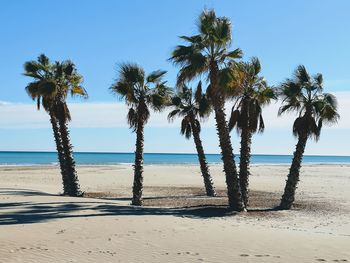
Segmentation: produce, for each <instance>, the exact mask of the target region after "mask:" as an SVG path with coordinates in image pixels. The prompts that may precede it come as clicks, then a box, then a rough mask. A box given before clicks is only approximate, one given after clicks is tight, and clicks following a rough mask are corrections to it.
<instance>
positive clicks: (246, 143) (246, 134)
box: [239, 129, 252, 207]
mask: <svg viewBox="0 0 350 263" xmlns="http://www.w3.org/2000/svg"><path fill="white" fill-rule="evenodd" d="M251 142H252V133H251V132H250V131H249V130H248V129H244V130H242V132H241V151H240V162H239V183H240V186H241V191H242V199H243V202H244V205H245V206H246V207H247V206H248V204H249V176H250V167H249V164H250V150H251V149H250V146H251Z"/></svg>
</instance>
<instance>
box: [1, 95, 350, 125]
mask: <svg viewBox="0 0 350 263" xmlns="http://www.w3.org/2000/svg"><path fill="white" fill-rule="evenodd" d="M335 95H336V96H337V97H338V100H339V112H340V116H341V118H340V121H339V123H338V124H337V125H335V126H333V127H332V129H350V116H349V114H347V113H346V112H347V109H349V108H350V92H337V93H335ZM0 105H1V110H0V128H5V129H38V128H50V127H51V126H50V122H49V116H48V114H47V113H46V112H45V111H44V110H43V109H42V110H40V111H38V110H37V109H36V105H35V103H33V104H20V103H19V104H17V103H8V102H0ZM231 105H232V104H231V103H228V104H227V105H226V112H227V115H228V114H229V112H230V109H231ZM279 106H280V103H272V104H270V105H269V106H268V107H265V108H264V109H263V115H264V119H265V124H266V128H267V129H282V128H288V129H290V128H291V126H292V123H293V121H294V119H295V117H296V116H295V114H293V113H290V114H286V115H284V116H281V117H277V111H278V108H279ZM69 108H70V111H71V115H72V119H73V120H72V122H71V123H70V127H72V128H120V127H123V128H125V127H128V125H127V122H126V115H127V106H126V105H125V104H124V103H121V102H119V103H111V102H110V103H70V104H69ZM168 113H169V110H166V111H164V112H162V113H152V114H151V118H150V120H149V122H148V123H147V126H148V127H163V128H170V127H180V119H175V120H174V122H171V123H169V122H168V120H167V115H168ZM202 126H203V127H215V121H214V116H213V114H212V115H211V116H210V117H209V118H208V120H207V121H206V122H204V123H203V124H202Z"/></svg>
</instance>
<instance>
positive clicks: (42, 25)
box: [0, 0, 350, 155]
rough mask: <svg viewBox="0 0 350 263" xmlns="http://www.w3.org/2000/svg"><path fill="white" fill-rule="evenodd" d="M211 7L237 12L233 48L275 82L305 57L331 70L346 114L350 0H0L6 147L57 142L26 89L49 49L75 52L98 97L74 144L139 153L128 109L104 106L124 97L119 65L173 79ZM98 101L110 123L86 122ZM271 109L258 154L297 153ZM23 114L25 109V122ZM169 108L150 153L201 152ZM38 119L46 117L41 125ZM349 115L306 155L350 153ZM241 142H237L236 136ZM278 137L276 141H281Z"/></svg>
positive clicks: (153, 134) (329, 87) (153, 131)
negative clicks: (115, 85)
mask: <svg viewBox="0 0 350 263" xmlns="http://www.w3.org/2000/svg"><path fill="white" fill-rule="evenodd" d="M205 7H207V8H215V10H216V12H217V14H218V15H220V16H221V15H224V16H227V17H229V18H230V19H231V21H232V24H233V45H232V47H233V48H236V47H240V48H241V49H242V50H243V52H244V55H245V57H244V59H249V58H250V57H252V56H258V57H259V58H260V60H261V63H262V66H263V74H264V76H265V77H266V78H267V80H268V81H269V83H271V84H273V85H277V84H278V83H280V82H281V81H283V80H284V79H285V78H286V77H289V76H290V75H291V73H292V71H293V70H294V68H295V67H296V66H297V65H298V64H301V63H302V64H304V65H305V66H306V67H307V68H308V69H309V71H310V72H312V73H317V72H321V73H323V75H324V79H325V84H326V91H328V92H335V93H336V94H340V95H341V99H342V100H341V105H340V106H341V107H342V111H343V112H345V110H346V108H347V107H346V106H350V104H347V103H348V102H349V99H348V98H350V95H349V94H350V93H348V92H349V91H350V89H349V88H350V73H349V66H348V61H350V52H349V47H350V34H349V28H350V18H349V17H348V10H350V2H349V1H347V0H343V1H342V0H336V1H331V0H329V1H326V0H321V1H320V0H319V1H313V0H308V1H302V0H295V1H277V0H270V1H259V0H256V1H232V0H231V1H194V0H193V1H175V0H174V1H141V0H140V1H103V0H101V1H87V0H85V1H79V0H75V1H65V0H63V1H44V0H42V1H39V0H36V1H16V0H3V1H1V2H0V24H1V26H0V36H1V37H0V39H1V41H0V72H1V73H0V90H1V92H0V101H2V103H0V120H1V122H0V150H54V144H53V142H52V134H51V131H50V126H49V124H48V123H47V125H45V124H44V123H46V122H48V121H47V119H45V116H44V115H45V114H44V113H38V112H36V111H35V106H34V104H33V102H32V101H31V100H30V99H29V98H28V96H27V94H26V93H25V92H24V87H25V85H26V83H27V82H28V81H29V79H28V78H26V77H24V76H22V75H21V73H22V70H23V68H22V65H23V63H24V62H25V61H27V60H31V59H35V58H36V57H37V56H38V55H39V54H40V53H45V54H47V55H48V56H49V57H50V58H52V59H53V60H62V59H68V58H69V59H72V60H73V61H74V62H75V63H76V65H77V67H78V70H79V71H80V73H81V74H82V75H83V76H84V86H85V88H86V89H87V90H88V92H89V95H90V98H89V100H88V101H86V102H85V101H84V102H83V101H80V100H78V101H77V103H84V105H85V104H86V105H85V106H82V107H80V108H79V107H77V110H72V114H73V122H72V123H71V129H72V142H73V144H74V145H75V149H76V150H81V151H116V152H118V151H133V147H134V135H133V134H131V132H130V131H129V130H128V128H127V126H126V124H122V122H123V121H125V117H124V116H123V115H122V114H124V111H122V110H119V111H118V110H116V111H115V112H113V111H108V109H109V108H108V107H107V106H106V108H103V107H102V108H103V109H101V104H102V105H104V104H109V103H117V102H116V99H115V98H114V97H113V96H111V94H110V93H109V91H108V87H109V86H110V84H111V83H112V81H113V79H114V78H115V77H116V66H117V63H120V62H127V61H131V62H137V63H139V64H140V65H142V66H143V67H144V68H145V70H146V71H148V72H149V71H151V70H155V69H165V70H167V71H168V75H167V79H168V81H169V84H170V85H173V84H174V82H175V78H176V74H177V68H175V67H174V66H173V65H172V64H171V63H170V62H168V61H167V58H168V57H169V56H170V52H171V50H172V49H173V48H174V46H176V45H177V44H179V43H181V41H179V39H178V36H179V35H191V34H194V33H196V25H195V21H196V18H197V16H198V15H199V14H200V12H201V11H202V10H203V8H205ZM98 104H100V106H99V109H97V110H96V112H99V113H100V114H101V115H100V116H96V118H97V119H105V123H103V125H102V124H101V123H98V122H97V123H96V119H95V120H94V119H92V118H91V119H90V120H89V121H88V124H90V126H89V125H81V123H82V122H84V121H86V120H85V118H87V117H85V116H83V115H84V114H83V113H84V112H85V111H86V109H87V107H90V108H91V109H95V108H94V107H96V105H98ZM13 105H16V106H15V107H14V106H13ZM28 105H31V106H32V107H33V110H30V108H28V107H27V106H28ZM72 105H73V104H72ZM84 107H85V108H84ZM271 107H272V108H271V109H266V112H267V114H269V115H273V117H271V118H270V116H267V117H268V118H270V119H269V120H270V121H271V122H270V127H269V123H266V125H267V130H266V133H265V134H264V135H263V136H261V135H258V136H256V137H255V140H254V145H253V146H255V147H254V148H253V152H255V153H285V154H289V153H292V151H293V147H294V144H295V140H294V138H293V137H292V136H291V132H290V129H291V123H289V122H290V121H291V120H292V118H291V119H288V118H287V119H286V120H289V122H288V121H284V123H285V124H284V126H281V125H279V122H281V120H280V119H277V117H276V116H275V112H274V110H275V109H276V108H277V107H276V105H273V106H271ZM73 108H74V107H73ZM78 108H79V109H78ZM99 110H101V111H99ZM24 111H25V112H24ZM114 115H115V122H118V123H120V124H118V125H115V123H114V118H112V117H114ZM12 116H18V117H12ZM21 116H26V124H25V125H23V121H22V120H21V118H20V117H21ZM164 116H165V114H163V115H159V116H156V119H157V121H151V122H150V125H149V127H148V130H146V147H145V148H146V151H148V152H159V151H161V152H194V147H193V144H192V142H191V141H186V140H185V139H184V138H183V137H181V136H180V135H179V131H178V123H177V122H175V123H174V124H171V125H168V124H167V122H166V119H165V118H163V117H164ZM11 118H12V120H11ZM37 118H39V119H40V118H41V119H40V120H37ZM107 120H108V121H107ZM38 122H39V123H42V124H40V125H37V124H38ZM282 122H283V121H282ZM349 122H350V121H349V117H347V115H346V114H343V116H342V120H341V122H340V123H339V126H338V128H330V129H328V128H326V129H325V130H324V132H323V135H322V137H321V141H320V142H319V143H318V144H317V145H316V144H315V143H310V144H309V146H308V148H307V153H310V154H343V155H344V154H347V155H349V154H350V153H349V152H348V149H350V144H349V143H348V142H347V141H349V140H347V137H346V134H348V132H349V131H350V124H349ZM155 123H156V124H155ZM210 124H212V122H210V121H209V123H208V124H206V126H205V127H206V129H204V131H203V140H204V141H205V144H204V145H205V148H206V150H207V152H217V151H218V147H217V144H218V142H217V138H216V136H215V129H214V128H213V126H211V125H210ZM165 134H166V136H164V135H165ZM169 138H172V139H171V140H169ZM233 141H234V144H235V149H236V150H238V148H237V147H238V138H237V137H236V135H233ZM272 141H273V142H276V143H275V146H274V147H271V142H272ZM330 142H332V143H330ZM346 143H347V144H348V145H346Z"/></svg>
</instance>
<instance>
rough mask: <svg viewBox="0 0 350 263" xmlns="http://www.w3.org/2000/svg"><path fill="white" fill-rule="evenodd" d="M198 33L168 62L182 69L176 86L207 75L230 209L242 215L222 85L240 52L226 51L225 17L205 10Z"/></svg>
mask: <svg viewBox="0 0 350 263" xmlns="http://www.w3.org/2000/svg"><path fill="white" fill-rule="evenodd" d="M198 31H199V34H197V35H194V36H182V37H180V38H181V39H182V40H185V41H186V42H187V43H188V45H186V46H185V45H179V46H177V47H176V48H175V50H174V51H173V53H172V56H171V58H170V60H172V61H173V62H174V64H175V65H179V66H180V67H181V69H180V71H179V74H178V78H177V82H178V85H181V84H182V83H184V82H186V81H190V80H192V79H194V78H196V77H198V76H200V75H203V74H204V75H207V78H208V81H209V84H210V85H209V87H208V89H207V94H208V95H209V97H210V100H211V102H212V104H213V108H214V112H215V120H216V129H217V133H218V136H219V143H220V148H221V155H222V161H223V163H224V172H225V176H226V184H227V194H228V201H229V207H230V208H231V209H232V210H236V211H242V210H244V209H245V208H244V203H243V201H242V196H241V190H240V185H239V180H238V175H237V168H236V163H235V161H234V155H233V149H232V144H231V138H230V134H229V129H228V124H227V121H226V114H225V98H226V94H225V93H226V92H225V83H227V79H229V77H230V75H229V74H227V73H228V71H229V70H227V68H226V65H227V63H229V62H231V63H232V62H233V61H234V60H235V59H237V58H240V57H241V56H242V51H241V50H240V49H235V50H233V51H229V46H230V43H231V24H230V21H229V19H228V18H226V17H217V16H216V14H215V12H214V11H213V10H205V11H203V12H202V14H201V15H200V16H199V20H198Z"/></svg>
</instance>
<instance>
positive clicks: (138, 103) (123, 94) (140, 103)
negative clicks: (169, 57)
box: [111, 64, 171, 131]
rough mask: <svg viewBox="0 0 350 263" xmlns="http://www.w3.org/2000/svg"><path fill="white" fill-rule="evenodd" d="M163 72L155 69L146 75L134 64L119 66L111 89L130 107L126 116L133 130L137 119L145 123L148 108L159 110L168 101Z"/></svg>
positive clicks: (169, 92)
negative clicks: (117, 74)
mask: <svg viewBox="0 0 350 263" xmlns="http://www.w3.org/2000/svg"><path fill="white" fill-rule="evenodd" d="M165 73H166V71H162V70H157V71H153V72H152V73H150V74H149V75H147V76H146V75H145V72H144V70H143V69H142V68H141V67H139V66H138V65H136V64H122V65H121V66H120V70H119V78H118V80H117V81H116V82H115V83H114V84H113V85H112V87H111V90H112V92H114V93H116V94H117V95H118V96H119V97H120V98H121V99H124V100H125V102H126V104H127V105H128V106H129V107H130V109H129V112H128V116H127V118H128V123H129V125H130V128H132V129H133V130H134V131H136V130H137V126H138V121H141V120H142V121H143V123H147V121H148V119H149V117H150V108H151V109H153V110H155V111H160V110H162V109H163V108H164V107H165V106H166V104H167V103H168V101H169V98H170V94H171V91H170V89H169V88H168V87H167V86H166V85H165V84H166V82H165V81H162V77H163V76H164V75H165ZM152 86H153V87H152Z"/></svg>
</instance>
